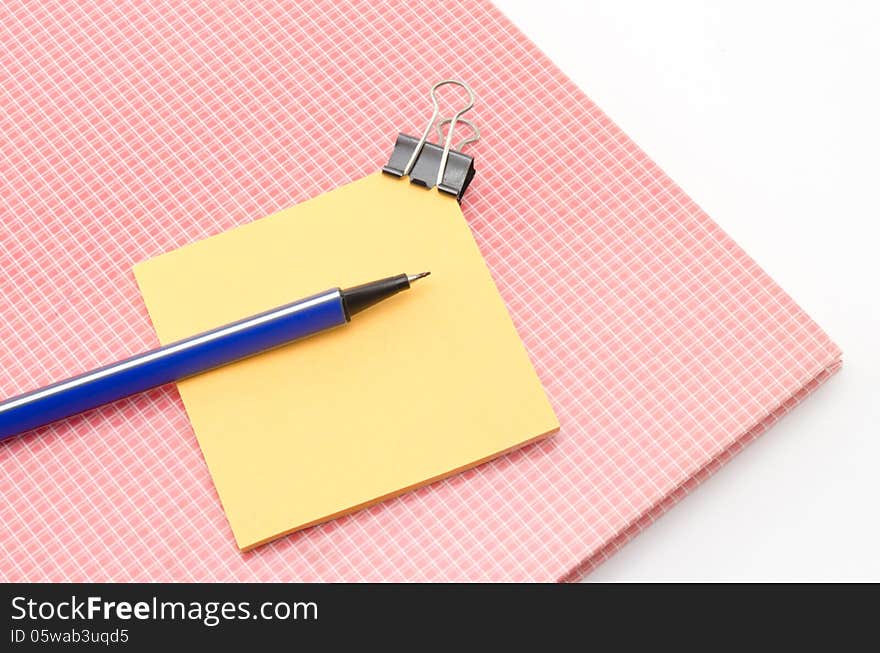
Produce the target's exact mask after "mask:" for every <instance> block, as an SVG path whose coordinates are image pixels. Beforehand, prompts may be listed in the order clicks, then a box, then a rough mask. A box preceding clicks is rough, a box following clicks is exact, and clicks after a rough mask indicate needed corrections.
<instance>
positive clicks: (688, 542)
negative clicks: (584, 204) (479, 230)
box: [496, 0, 880, 581]
mask: <svg viewBox="0 0 880 653" xmlns="http://www.w3.org/2000/svg"><path fill="white" fill-rule="evenodd" d="M496 4H497V5H498V6H499V7H500V8H501V10H502V11H503V12H505V13H506V14H507V16H509V17H510V18H511V19H512V20H513V21H514V22H515V23H516V24H517V25H518V26H519V27H520V29H522V30H523V31H524V32H525V33H526V34H527V35H528V36H529V37H530V38H531V39H532V40H534V41H535V42H536V43H537V45H538V46H539V47H540V48H541V49H542V50H543V51H544V52H546V53H547V54H548V55H549V56H550V58H551V59H553V61H555V62H556V63H557V64H558V65H559V66H560V67H561V68H562V70H563V71H564V72H565V73H566V74H568V75H569V76H570V77H571V78H572V79H574V81H575V82H576V83H577V84H578V85H579V86H580V87H581V88H582V89H583V90H584V91H585V92H586V93H587V95H589V96H590V97H591V98H592V99H593V100H594V101H595V102H596V103H597V104H598V105H599V106H600V107H601V108H602V109H604V110H605V112H606V113H608V114H609V115H610V116H611V118H612V119H613V120H615V121H616V122H617V123H618V124H619V125H620V126H621V127H622V128H623V129H624V130H625V131H626V132H627V133H628V134H629V135H630V136H631V137H632V138H633V139H634V140H635V141H636V142H637V143H638V144H639V145H640V146H641V147H642V148H643V149H644V150H645V151H646V152H647V153H648V154H649V155H650V156H652V157H653V158H654V160H655V161H657V162H658V163H659V164H660V166H661V167H663V168H664V169H665V170H666V172H667V173H669V174H670V176H671V177H672V178H673V179H674V180H675V181H676V182H678V183H679V184H680V185H681V186H682V187H683V188H684V189H685V191H686V192H687V193H688V194H690V196H691V197H693V198H694V199H695V200H696V201H697V203H699V204H700V205H701V206H702V207H703V208H704V209H705V210H706V211H707V212H708V213H709V214H710V215H711V216H713V217H714V219H715V220H716V221H717V222H718V223H719V224H720V225H721V226H722V227H723V228H724V229H725V230H726V231H727V232H728V233H729V234H730V235H731V236H733V238H734V239H735V240H736V241H737V242H738V243H739V244H740V245H742V247H743V248H744V249H745V250H746V251H747V252H748V253H749V254H751V255H752V256H753V257H754V258H755V259H756V260H757V261H758V263H759V264H760V265H762V266H763V267H764V269H765V270H767V271H768V272H769V273H770V275H771V276H772V277H773V278H774V279H775V280H776V281H777V282H778V283H779V284H780V285H781V286H782V287H783V288H785V290H786V291H788V292H789V293H790V294H791V295H792V296H793V297H794V298H795V300H796V301H797V302H798V303H799V304H800V305H801V306H802V307H803V308H804V309H805V310H806V311H807V313H809V314H810V315H811V316H812V317H813V318H814V319H815V320H816V321H817V322H818V323H819V324H820V325H821V326H822V327H823V328H824V329H825V330H826V331H827V332H828V333H829V334H830V335H831V337H832V338H833V339H834V340H835V341H836V342H837V343H838V344H839V345H840V346H841V348H842V349H843V352H844V367H843V370H842V371H841V372H840V373H839V374H838V375H837V376H836V377H835V378H833V379H832V380H831V381H830V382H829V383H828V384H827V385H826V386H824V387H822V388H821V389H819V391H818V392H817V393H816V394H815V395H813V396H812V397H811V398H809V399H808V400H807V401H806V402H805V403H804V404H803V405H801V406H800V407H798V408H797V409H796V410H795V411H794V412H792V413H791V414H790V415H788V416H787V417H786V418H785V419H784V420H782V422H780V423H779V424H777V425H776V426H775V427H773V429H771V430H770V431H769V432H768V433H766V434H765V435H764V436H763V437H761V438H760V439H759V440H758V441H757V442H755V443H754V444H752V445H751V446H750V447H748V448H747V449H746V450H745V451H744V452H743V453H742V454H740V455H739V456H738V457H737V458H736V459H734V460H733V461H732V462H731V463H730V464H729V465H728V466H726V467H725V468H724V469H722V470H721V471H720V472H719V473H718V474H716V475H715V476H714V477H713V478H711V479H710V480H709V481H707V482H706V483H704V484H703V485H702V486H701V487H700V488H698V489H697V490H696V491H695V492H694V493H693V494H691V495H690V496H689V497H688V498H686V499H685V500H684V501H683V502H682V503H680V504H679V505H678V506H677V507H675V508H673V509H672V511H670V512H669V513H667V515H666V516H664V517H663V518H662V519H660V520H659V521H658V522H657V523H655V524H654V525H653V526H651V527H650V528H648V529H647V530H646V531H644V532H643V533H642V534H641V535H640V536H638V537H637V538H636V539H635V540H633V541H632V542H631V543H630V544H628V545H627V546H626V547H624V549H623V550H621V551H620V552H619V553H618V554H617V555H616V556H615V557H614V558H612V559H611V560H610V561H608V562H606V563H605V564H604V565H603V566H602V567H600V568H599V569H598V570H597V571H596V572H594V573H593V574H592V575H591V576H590V577H589V580H594V581H653V580H669V581H674V580H681V581H702V580H707V581H708V580H713V581H715V580H731V581H733V580H754V581H760V580H767V581H773V580H792V581H797V580H860V579H863V580H875V581H880V425H878V421H880V353H878V352H880V297H878V295H880V265H878V260H880V200H878V197H880V126H878V125H880V3H877V2H861V3H857V2H781V1H776V2H774V1H764V2H718V1H703V2H683V1H675V2H669V1H667V2H656V1H655V2H651V1H649V0H645V1H641V2H636V1H634V0H626V1H622V0H616V1H613V2H612V1H599V0H587V1H584V0H581V1H580V2H577V1H569V2H562V1H559V0H555V1H554V0H542V1H540V2H536V1H534V0H496Z"/></svg>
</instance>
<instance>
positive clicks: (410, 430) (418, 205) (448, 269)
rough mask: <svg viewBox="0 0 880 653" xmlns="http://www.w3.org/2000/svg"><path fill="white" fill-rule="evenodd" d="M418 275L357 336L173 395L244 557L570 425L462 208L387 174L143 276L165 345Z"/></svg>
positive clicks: (354, 331) (351, 333) (343, 333)
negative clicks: (336, 291) (333, 294)
mask: <svg viewBox="0 0 880 653" xmlns="http://www.w3.org/2000/svg"><path fill="white" fill-rule="evenodd" d="M423 269H425V270H429V271H430V272H431V276H430V277H429V278H428V279H426V280H425V281H424V282H422V283H420V284H419V285H418V288H417V289H413V290H412V292H409V293H406V295H405V296H401V297H397V298H395V299H394V300H389V301H386V302H383V303H382V304H380V305H378V306H376V307H373V308H371V309H370V310H369V311H368V312H365V313H363V314H359V315H358V316H357V319H356V320H355V321H354V323H353V324H352V325H351V326H350V327H349V328H345V329H335V330H333V331H332V332H328V333H324V334H321V335H320V336H318V337H315V338H309V339H308V340H304V341H302V342H299V343H296V344H294V345H291V346H289V347H282V348H279V349H275V350H274V351H271V352H268V353H266V354H265V355H262V356H256V357H252V358H249V359H247V360H244V361H240V362H238V363H236V364H234V365H230V366H228V367H225V368H222V369H217V370H213V371H211V372H209V373H207V374H202V375H198V376H195V377H192V378H190V379H187V380H185V381H183V382H182V383H179V384H178V388H179V390H180V395H181V397H182V398H183V403H184V405H185V406H186V409H187V413H188V415H189V418H190V420H191V422H192V425H193V429H194V431H195V434H196V436H197V437H198V440H199V445H200V446H201V449H202V452H203V453H204V455H205V460H206V461H207V464H208V469H209V470H210V472H211V476H212V477H213V479H214V484H215V485H216V487H217V492H218V493H219V495H220V500H221V501H222V503H223V507H224V508H225V511H226V515H227V517H228V518H229V523H230V526H231V527H232V531H233V534H234V535H235V539H236V542H237V543H238V546H239V548H241V549H243V550H246V549H251V548H253V547H254V546H257V545H259V544H262V543H264V542H267V541H269V540H272V539H274V538H276V537H279V536H281V535H284V534H287V533H291V532H294V531H296V530H299V529H301V528H303V527H306V526H311V525H314V524H317V523H320V522H324V521H327V520H328V519H331V518H334V517H339V516H341V515H344V514H346V513H350V512H351V511H353V510H355V509H358V508H363V507H365V506H367V505H370V504H373V503H376V502H377V501H379V500H382V499H386V498H388V497H391V496H395V495H398V494H401V493H402V492H405V491H407V490H412V489H414V488H416V487H419V486H422V485H425V484H426V483H428V482H431V481H436V480H438V479H440V478H443V477H446V476H449V475H451V474H453V473H455V472H458V471H461V470H463V469H467V468H469V467H473V466H474V465H476V464H479V463H481V462H484V461H486V460H489V459H491V458H494V457H496V456H498V455H500V454H502V453H505V452H507V451H510V450H512V449H515V448H517V447H520V446H522V445H524V444H527V443H529V442H534V441H535V440H538V439H540V438H543V437H545V436H547V435H550V434H551V433H552V432H554V431H556V430H557V429H558V428H559V423H558V422H557V421H556V417H555V415H554V414H553V409H552V408H551V406H550V403H549V402H548V401H547V397H546V395H545V394H544V390H543V389H542V388H541V383H540V381H539V380H538V377H537V375H536V374H535V370H534V369H533V368H532V365H531V363H530V362H529V358H528V355H527V354H526V351H525V348H524V347H523V345H522V342H520V340H519V337H518V336H517V333H516V329H515V328H514V326H513V323H512V322H511V320H510V316H509V315H508V314H507V310H506V308H505V307H504V302H503V301H502V299H501V297H500V295H499V294H498V291H497V290H496V289H495V285H494V283H493V282H492V277H491V276H490V274H489V270H488V269H487V268H486V264H485V262H484V261H483V258H482V256H481V255H480V252H479V249H477V246H476V243H475V242H474V239H473V236H472V235H471V232H470V229H468V226H467V223H466V222H465V220H464V216H463V215H462V213H461V208H460V207H459V205H458V202H457V201H456V198H455V197H453V196H450V195H445V194H443V193H441V192H440V191H438V190H437V189H436V188H435V189H433V190H430V191H428V190H425V189H424V188H422V187H420V186H416V185H414V184H411V183H408V181H407V180H405V179H399V178H397V177H391V176H388V175H384V174H382V173H380V172H376V173H373V174H372V175H368V176H367V177H364V178H363V179H359V180H357V181H354V182H352V183H350V184H347V185H345V186H342V187H340V188H337V189H334V190H332V191H329V192H327V193H325V194H323V195H320V196H319V197H317V198H314V199H312V200H309V201H307V202H304V203H302V204H300V205H297V206H294V207H291V208H289V209H285V210H283V211H280V212H279V213H276V214H275V215H273V216H271V217H268V218H264V219H262V220H257V221H255V222H251V223H250V224H247V225H244V226H241V227H238V228H237V229H234V230H232V231H228V232H226V233H223V234H219V235H217V236H214V237H213V238H209V239H207V240H203V241H200V242H198V243H195V244H192V245H188V246H186V247H184V248H182V249H179V250H176V251H174V252H170V253H168V254H164V255H162V256H159V257H157V258H154V259H152V260H150V261H146V262H145V263H142V264H140V265H138V266H137V267H135V275H136V277H137V280H138V283H139V285H140V288H141V291H142V293H143V295H144V299H145V301H146V303H147V308H148V309H149V311H150V317H151V318H152V321H153V324H154V325H155V327H156V330H157V333H158V334H159V340H160V341H161V342H162V343H163V344H168V343H170V342H174V341H175V340H180V339H183V338H186V337H188V336H191V335H194V334H197V333H201V332H203V331H207V330H210V329H211V328H213V327H216V326H218V325H222V324H228V323H230V322H234V321H236V320H238V319H241V318H243V317H247V316H248V315H256V314H258V313H261V312H263V311H265V310H268V309H271V308H274V307H276V306H281V305H283V304H286V303H289V302H290V301H293V300H294V299H296V298H299V297H307V296H309V295H312V294H314V293H316V292H320V291H322V290H326V289H327V287H331V286H334V285H338V286H342V287H349V286H354V285H357V284H359V283H362V282H364V281H365V280H370V279H379V278H383V277H387V276H391V275H392V274H396V273H395V272H393V270H398V271H399V272H405V271H406V270H413V271H416V270H423ZM316 284H317V285H316ZM321 284H323V285H321Z"/></svg>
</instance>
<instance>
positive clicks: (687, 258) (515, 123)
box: [0, 0, 840, 581]
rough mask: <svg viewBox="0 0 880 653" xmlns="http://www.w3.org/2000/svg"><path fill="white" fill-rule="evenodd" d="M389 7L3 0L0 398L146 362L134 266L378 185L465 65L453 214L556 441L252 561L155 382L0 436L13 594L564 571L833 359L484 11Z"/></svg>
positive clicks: (663, 182) (589, 108)
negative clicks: (401, 143) (111, 365)
mask: <svg viewBox="0 0 880 653" xmlns="http://www.w3.org/2000/svg"><path fill="white" fill-rule="evenodd" d="M379 4H381V3H374V2H370V1H366V2H356V3H334V2H330V1H326V2H322V1H317V2H297V3H288V2H277V3H276V2H273V3H225V2H219V1H210V2H187V3H183V2H178V3H169V2H165V1H159V2H147V1H139V2H124V3H122V2H118V1H117V0H99V1H97V2H90V3H81V2H75V1H66V0H62V1H49V2H32V1H28V2H24V1H23V0H9V1H8V2H4V3H3V4H2V5H0V42H2V43H3V44H4V47H3V48H0V102H2V110H0V270H2V272H0V371H2V374H0V396H9V395H13V394H17V393H19V392H22V391H26V390H29V389H31V388H34V387H37V386H39V385H42V384H46V383H49V382H51V381H53V380H57V379H59V378H62V377H64V376H67V375H70V374H74V373H78V372H82V371H84V370H86V369H89V368H92V367H95V366H98V365H101V364H104V363H107V362H110V361H113V360H116V359H118V358H121V357H124V356H127V355H131V354H133V353H136V352H138V351H141V350H143V349H146V348H149V347H152V346H155V345H156V344H157V341H156V338H155V336H154V334H153V331H152V329H151V326H150V322H149V319H148V317H147V313H146V310H145V308H144V305H143V302H142V300H141V298H140V296H139V294H138V291H137V287H136V285H135V282H134V278H133V276H132V274H131V271H130V269H131V266H132V264H134V263H136V262H138V261H140V260H143V259H145V258H148V257H151V256H154V255H156V254H159V253H162V252H165V251H168V250H171V249H173V248H176V247H178V246H180V245H183V244H186V243H189V242H192V241H194V240H196V239H200V238H203V237H205V236H208V235H211V234H215V233H218V232H220V231H222V230H225V229H228V228H230V227H233V226H235V225H238V224H242V223H244V222H247V221H250V220H253V219H255V218H259V217H262V216H264V215H267V214H269V213H272V212H274V211H276V210H278V209H281V208H283V207H285V206H289V205H291V204H294V203H296V202H300V201H302V200H305V199H307V198H309V197H312V196H315V195H317V194H319V193H321V192H323V191H326V190H329V189H331V188H333V187H335V186H337V185H339V184H343V183H345V182H347V181H350V180H352V179H355V178H357V177H360V176H362V175H364V174H366V173H369V172H372V171H374V170H377V169H378V168H379V167H380V166H381V165H382V164H383V163H384V162H385V160H386V158H387V154H388V152H389V151H390V148H391V145H392V143H393V141H394V137H395V135H396V133H397V131H398V130H399V129H403V130H406V131H409V132H414V131H417V130H418V129H419V128H420V127H421V126H422V122H423V120H424V118H425V116H426V115H427V112H428V110H429V107H428V104H427V100H426V91H427V88H428V86H429V84H430V83H431V82H433V81H435V80H437V79H440V78H443V77H459V78H462V79H465V80H468V81H469V82H470V83H472V85H473V86H474V88H475V90H476V92H477V95H478V101H479V104H478V106H477V109H476V110H475V111H474V118H475V119H476V120H477V121H478V122H479V124H480V125H481V126H482V128H483V132H484V140H483V141H481V142H480V143H479V144H478V145H477V146H476V147H475V148H474V150H473V153H474V154H475V156H476V159H477V171H478V172H477V177H476V179H475V181H474V182H473V184H472V186H471V188H470V189H469V191H468V194H467V196H466V198H465V202H464V211H465V214H466V216H467V217H468V219H469V221H470V224H471V226H472V228H473V230H474V232H475V234H476V237H477V240H478V243H479V245H480V247H481V249H482V251H483V253H484V254H485V256H486V259H487V261H488V263H489V266H490V268H491V269H492V272H493V274H494V276H495V279H496V281H497V283H498V287H499V290H500V292H501V293H502V295H503V297H504V299H505V300H506V302H507V305H508V307H509V309H510V311H511V313H512V315H513V318H514V321H515V323H516V326H517V328H518V330H519V332H520V334H521V336H522V338H523V340H524V342H525V343H526V346H527V348H528V350H529V352H530V354H531V357H532V360H533V361H534V363H535V366H536V368H537V370H538V373H539V375H540V377H541V379H542V380H543V382H544V385H545V387H546V389H547V391H548V394H549V396H550V398H551V401H552V402H553V404H554V407H555V409H556V411H557V414H558V416H559V418H560V421H561V423H562V429H561V432H560V433H559V435H558V436H557V437H556V438H553V439H551V440H548V441H546V442H544V443H540V444H537V445H534V446H531V447H528V448H526V449H524V450H521V451H519V452H516V453H514V454H512V455H508V456H506V457H504V458H502V459H499V460H497V461H495V462H493V463H490V464H486V465H483V466H481V467H479V468H477V469H475V470H472V471H470V472H468V473H465V474H461V475H459V476H456V477H455V478H452V479H450V480H448V481H446V482H442V483H438V484H434V485H432V486H430V487H427V488H423V489H422V490H419V491H416V492H413V493H410V494H407V495H405V496H403V497H401V498H399V499H396V500H393V501H389V502H385V503H383V504H380V505H378V506H375V507H373V508H371V509H369V510H366V511H362V512H359V513H356V514H354V515H352V516H349V517H346V518H344V519H340V520H337V521H334V522H331V523H329V524H326V525H324V526H320V527H316V528H312V529H308V530H306V531H302V532H300V533H298V534H296V535H294V536H291V537H287V538H283V539H281V540H279V541H277V542H275V543H272V544H270V545H267V546H264V547H262V548H260V549H258V550H257V551H254V552H251V553H248V554H240V553H239V552H238V551H237V550H236V548H235V545H234V542H233V539H232V535H231V533H230V531H229V528H228V525H227V523H226V520H225V517H224V515H223V512H222V510H221V508H220V504H219V502H218V500H217V496H216V493H215V491H214V488H213V486H212V484H211V481H210V478H209V476H208V472H207V469H206V467H205V464H204V461H203V459H202V457H201V454H200V452H199V450H198V446H197V444H196V440H195V438H194V436H193V434H192V431H191V429H190V427H189V424H188V422H187V419H186V415H185V413H184V410H183V407H182V404H181V402H180V400H179V398H178V395H177V392H176V390H174V389H173V388H164V389H161V390H158V391H154V392H151V393H148V394H146V395H144V396H141V397H137V398H134V399H131V400H127V401H123V402H121V403H120V404H118V405H114V406H110V407H105V408H103V409H100V410H98V411H94V412H92V413H90V414H87V415H84V416H80V417H76V418H73V419H71V420H68V421H67V422H65V423H60V424H57V425H54V426H51V427H48V428H45V429H42V430H41V431H40V432H37V433H34V434H31V435H28V436H26V437H23V438H19V439H16V440H14V441H11V442H9V443H7V444H6V445H5V446H2V447H0V492H2V496H3V498H4V500H3V503H2V505H0V549H2V550H3V552H4V555H3V557H2V560H0V577H2V578H3V579H6V580H32V581H37V580H94V581H100V580H113V581H128V580H132V581H137V580H156V581H159V580H179V581H212V580H272V581H284V580H558V579H573V578H575V577H577V576H579V575H580V574H582V573H584V572H586V571H588V570H589V569H591V568H592V567H594V566H595V565H596V564H598V563H599V562H601V561H602V560H603V559H605V558H606V557H607V556H608V555H610V554H611V553H613V551H615V550H616V549H617V548H618V547H619V546H621V545H622V544H623V543H624V542H625V541H627V540H628V539H629V538H630V537H632V536H633V535H634V534H635V533H637V532H638V531H639V530H640V529H641V528H643V527H644V526H646V525H647V524H649V523H650V522H651V521H653V520H654V519H655V518H657V516H658V515H659V514H661V513H662V512H663V511H664V510H666V509H667V508H668V507H669V506H670V505H672V504H673V503H674V502H675V501H677V500H678V499H679V498H681V497H682V496H683V495H684V494H686V493H687V492H688V491H690V490H691V489H692V488H693V487H694V486H695V485H696V484H698V483H699V482H700V481H701V480H702V479H703V478H705V476H706V475H708V474H710V473H711V472H712V471H714V469H716V468H717V467H718V466H720V465H721V464H723V462H725V461H726V460H727V459H729V457H731V456H732V455H733V454H735V453H736V452H737V451H738V450H739V449H741V447H742V446H743V445H744V444H745V443H746V442H748V441H749V440H750V439H752V438H754V437H756V436H757V435H758V434H760V433H761V432H763V430H765V429H766V428H767V427H768V426H769V425H771V424H772V423H773V422H774V421H775V420H776V419H778V417H779V416H780V415H781V414H783V413H784V412H786V411H787V410H789V409H790V408H791V407H792V406H793V405H795V404H796V403H797V402H798V401H800V399H801V398H802V397H803V396H804V395H805V394H807V393H808V392H810V391H811V390H812V389H813V388H815V387H816V386H817V385H819V384H820V383H821V382H822V381H824V380H825V379H826V378H827V377H828V376H829V375H830V374H832V373H833V372H834V371H835V370H836V369H837V367H838V366H839V359H840V352H839V350H838V349H837V348H836V347H835V345H834V344H833V343H832V342H831V341H830V340H829V339H828V337H827V336H826V335H825V334H824V333H823V332H822V331H821V330H820V329H819V328H818V327H817V325H816V324H815V323H813V322H812V321H811V320H810V319H809V318H808V317H807V316H806V315H805V314H804V313H803V312H802V311H801V310H800V309H799V308H798V307H797V306H796V305H795V304H794V302H793V301H792V300H791V299H790V298H789V297H788V296H787V295H786V294H785V293H784V292H783V291H782V290H781V289H780V288H779V287H778V286H777V285H776V284H775V283H774V282H773V281H772V280H771V279H770V278H769V277H767V275H766V274H765V273H764V272H763V271H762V270H761V269H759V268H758V266H757V265H756V264H755V263H754V262H753V261H752V260H751V259H749V258H748V257H747V256H746V254H745V253H744V252H743V251H742V250H741V249H739V247H737V245H736V244H735V243H734V242H733V241H732V240H731V239H730V238H729V237H728V236H727V235H725V234H724V233H723V232H722V231H721V230H720V229H719V227H718V226H717V225H715V224H714V223H713V222H712V221H711V220H710V219H709V218H708V217H707V216H706V215H705V214H704V213H703V212H702V211H701V210H700V209H699V207H697V206H696V205H695V204H694V203H693V201H691V200H690V199H689V198H688V197H687V196H686V195H685V194H684V193H683V192H682V190H681V189H680V188H678V187H677V186H676V185H675V184H674V183H673V182H672V181H671V180H670V179H669V178H668V177H667V176H666V175H665V174H664V173H663V172H662V171H661V170H660V169H659V168H658V167H657V166H656V165H655V164H654V163H653V162H652V161H651V160H650V159H648V158H647V156H645V154H644V153H643V152H642V151H641V150H639V148H638V147H637V146H636V145H635V144H634V143H633V142H632V141H631V140H629V138H627V136H626V135H625V134H623V133H622V132H621V130H620V129H619V128H618V127H617V126H616V125H615V124H614V123H613V122H611V120H609V119H608V117H607V116H605V115H604V114H603V113H602V112H601V111H600V110H599V109H598V108H597V107H596V106H595V105H594V104H593V103H592V102H590V100H589V99H588V98H587V97H586V96H585V95H584V94H583V93H582V92H581V91H580V90H578V89H577V88H576V87H575V86H574V84H572V83H571V82H570V81H569V80H568V79H566V77H565V76H564V75H563V74H562V73H561V72H560V71H559V70H558V69H557V68H556V67H554V66H553V64H552V63H551V62H550V61H549V60H547V58H546V57H545V56H544V55H542V54H541V53H540V52H539V51H538V50H537V49H536V48H535V47H534V46H533V45H532V44H531V43H530V42H529V41H528V40H527V39H526V38H525V37H524V36H523V35H522V34H521V33H520V32H519V31H517V30H516V29H515V28H514V27H513V26H512V25H511V24H510V23H509V22H508V21H507V19H505V18H504V17H503V16H502V15H501V14H500V13H499V12H498V11H497V10H496V9H495V8H494V7H492V6H491V5H490V4H488V3H486V2H482V1H480V2H473V1H471V2H467V3H465V2H457V1H452V2H448V3H444V4H443V6H442V7H440V6H439V5H433V4H429V3H421V2H410V3H394V4H393V5H391V6H385V5H383V6H377V5H379ZM554 168H555V169H554ZM563 171H564V172H563Z"/></svg>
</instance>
